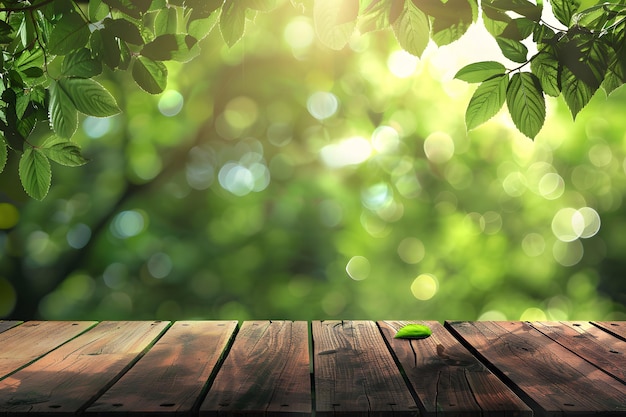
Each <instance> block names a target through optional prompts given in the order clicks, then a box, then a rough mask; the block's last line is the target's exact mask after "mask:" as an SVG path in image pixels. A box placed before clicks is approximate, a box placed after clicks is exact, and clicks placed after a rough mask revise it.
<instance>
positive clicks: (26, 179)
mask: <svg viewBox="0 0 626 417" xmlns="http://www.w3.org/2000/svg"><path fill="white" fill-rule="evenodd" d="M18 171H19V176H20V180H21V182H22V186H23V187H24V191H26V194H28V195H29V196H31V197H32V198H34V199H35V200H43V198H44V197H45V196H46V194H48V190H49V189H50V180H51V179H52V171H51V168H50V161H48V158H46V157H45V155H43V154H42V153H41V152H40V151H39V150H38V149H36V148H33V147H31V146H28V147H27V148H26V150H24V153H23V154H22V157H21V158H20V163H19V167H18Z"/></svg>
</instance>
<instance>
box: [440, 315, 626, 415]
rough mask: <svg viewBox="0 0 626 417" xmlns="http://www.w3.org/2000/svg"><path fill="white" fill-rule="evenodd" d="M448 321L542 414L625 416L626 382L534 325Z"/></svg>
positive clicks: (451, 326) (459, 334)
mask: <svg viewBox="0 0 626 417" xmlns="http://www.w3.org/2000/svg"><path fill="white" fill-rule="evenodd" d="M447 324H448V325H449V326H450V328H451V329H453V330H454V331H455V332H456V333H457V334H458V336H460V337H461V338H462V339H464V340H465V341H466V343H468V344H469V345H471V347H472V349H474V350H475V351H476V353H477V354H478V355H480V356H481V357H482V358H483V359H484V360H485V361H486V362H488V363H489V364H490V365H491V366H492V367H493V368H494V369H497V372H498V373H499V374H500V375H501V376H502V377H503V378H504V379H505V380H506V381H509V383H510V384H512V387H513V389H514V391H515V392H516V393H518V395H520V396H521V397H522V399H523V400H525V401H526V402H527V403H529V404H530V405H531V406H532V407H533V408H534V409H535V412H536V413H538V414H539V415H545V416H562V415H574V414H577V415H581V414H583V415H585V414H588V415H592V414H593V415H613V416H624V415H626V386H625V385H624V384H622V383H621V382H619V381H617V380H616V379H615V378H612V377H611V376H609V375H607V374H606V373H605V372H603V371H601V370H600V369H599V368H597V367H596V366H594V365H592V364H591V363H589V362H587V361H586V360H585V359H583V358H582V357H580V356H578V355H577V354H575V353H573V352H572V351H570V350H568V349H566V348H565V347H563V346H561V345H560V344H558V343H556V342H555V341H553V340H552V339H550V338H547V337H545V335H543V334H542V333H541V332H539V331H538V330H537V329H535V328H534V327H533V326H531V325H530V324H528V323H524V322H474V323H468V322H463V323H459V322H452V323H447ZM622 366H624V365H622Z"/></svg>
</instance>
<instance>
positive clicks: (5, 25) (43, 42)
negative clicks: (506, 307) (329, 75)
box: [0, 0, 626, 199]
mask: <svg viewBox="0 0 626 417" xmlns="http://www.w3.org/2000/svg"><path fill="white" fill-rule="evenodd" d="M282 2H283V1H281V0H135V1H130V0H91V1H89V2H87V4H85V3H84V2H82V3H81V2H76V1H72V0H55V1H50V0H40V1H37V0H32V1H5V2H0V45H1V47H2V60H1V64H2V65H1V68H0V76H1V77H2V80H1V82H0V93H1V96H0V97H1V102H0V171H2V170H3V169H4V167H5V165H6V162H7V159H8V158H9V157H19V158H20V160H19V176H20V179H21V182H22V185H23V187H24V189H25V191H26V192H27V194H28V195H30V196H31V197H32V198H35V199H42V198H44V197H45V196H46V194H47V193H48V190H49V187H50V183H51V177H52V174H51V165H50V162H49V161H53V162H56V163H59V164H62V165H66V166H80V165H83V164H84V163H86V160H85V159H84V158H83V156H82V155H81V150H80V148H79V147H78V145H76V144H75V143H74V142H72V141H71V138H72V136H73V135H74V133H75V131H76V129H77V126H78V114H79V113H82V114H85V115H88V116H94V117H107V116H112V115H114V114H116V113H118V112H119V111H120V109H119V108H118V105H117V103H116V100H115V99H114V97H113V96H112V95H111V94H110V93H109V92H108V91H107V89H106V88H105V87H104V86H102V85H101V84H100V83H98V82H97V81H95V80H94V78H95V77H97V76H98V75H100V74H101V73H102V72H103V70H104V69H107V70H112V71H129V72H130V74H131V75H132V77H133V79H134V80H135V81H136V83H137V85H138V86H139V87H140V88H141V89H143V90H145V91H146V92H148V93H151V94H159V93H161V92H163V91H164V90H165V88H166V86H167V76H168V71H167V67H166V65H165V62H167V61H178V62H187V61H189V60H191V59H193V58H194V57H196V56H197V55H198V54H200V46H199V42H200V41H201V40H202V39H203V38H204V37H206V36H207V35H208V34H209V33H210V32H211V31H212V30H215V29H214V28H216V27H217V28H218V29H217V30H219V31H220V33H221V36H222V38H223V40H224V42H225V43H226V44H227V45H228V46H233V45H234V44H236V43H237V42H238V41H239V40H240V39H241V38H242V37H243V36H244V33H245V28H246V24H247V23H248V22H249V21H250V20H252V19H254V17H255V15H256V14H257V13H259V12H271V11H272V10H274V9H275V8H276V7H277V6H278V5H279V4H280V3H282ZM291 3H292V4H293V6H294V7H295V9H294V10H298V11H305V12H306V13H312V16H313V20H314V23H315V29H316V32H317V35H318V37H319V39H320V40H321V42H322V43H323V44H324V45H326V46H327V47H329V48H330V49H333V50H341V49H343V48H344V47H345V46H346V45H347V43H348V41H349V40H350V39H351V38H352V37H353V36H354V35H355V34H359V33H361V34H363V33H367V32H372V31H378V30H391V31H392V32H393V33H394V35H395V38H396V39H397V41H398V43H399V45H400V46H401V47H402V48H403V49H405V50H406V51H408V52H409V53H411V54H413V55H415V56H421V55H422V53H423V52H424V50H425V48H426V46H427V45H428V43H429V42H430V41H433V42H434V43H435V44H436V45H438V46H442V45H446V44H449V43H452V42H454V41H456V40H458V39H459V38H460V37H461V36H463V34H464V33H465V32H466V31H467V30H468V28H469V27H470V26H471V25H472V24H477V23H479V24H482V25H484V27H485V28H486V29H487V31H488V32H489V34H491V36H493V37H494V38H495V40H496V42H497V44H498V46H499V47H500V50H501V52H502V54H503V56H504V57H506V58H507V59H508V60H510V61H512V62H514V63H517V64H519V65H516V66H515V67H514V68H506V67H505V65H504V64H503V63H500V62H497V61H496V60H495V59H494V60H491V61H483V62H476V63H472V64H470V65H467V66H465V67H464V68H461V69H460V70H459V71H458V73H457V74H456V78H458V79H460V80H463V81H466V82H468V83H476V84H478V87H477V88H476V90H475V92H474V94H473V96H472V98H471V99H470V102H469V104H468V107H467V111H466V115H465V121H466V126H467V129H468V130H469V129H473V128H475V127H477V126H479V125H481V124H483V123H484V122H486V121H487V120H489V119H490V118H492V117H493V116H494V115H495V114H496V113H497V112H498V111H499V110H500V109H501V108H502V107H503V105H504V103H505V102H506V105H507V109H508V111H509V114H510V116H511V118H512V120H513V122H514V123H515V125H516V127H517V128H518V129H519V130H520V131H521V132H522V133H523V134H525V135H526V136H528V137H530V138H534V137H535V136H536V135H537V134H538V133H539V131H540V130H541V128H542V126H543V124H544V121H545V115H546V102H545V100H546V99H545V96H546V95H548V96H553V97H558V96H560V95H562V96H563V98H564V99H565V102H566V103H567V105H568V106H569V108H570V110H571V114H572V117H573V118H575V117H576V115H577V114H578V113H579V112H580V110H581V109H582V108H583V107H584V106H585V105H586V104H587V103H588V102H589V100H590V99H591V97H592V96H593V95H594V94H595V93H596V92H597V90H599V89H603V90H604V91H605V92H606V94H610V93H612V92H613V91H614V90H615V89H617V88H618V87H620V86H621V85H622V84H623V83H624V81H625V80H626V49H625V45H626V40H625V39H626V36H625V32H626V4H625V3H626V2H625V1H624V0H620V1H618V2H613V3H598V4H596V2H595V1H591V2H590V1H589V0H584V1H582V0H549V6H550V10H551V13H552V14H551V15H552V16H554V17H555V18H556V22H558V23H556V22H555V23H551V22H548V21H547V19H546V16H547V15H548V14H549V13H548V11H547V7H546V10H544V5H543V2H542V1H541V0H538V1H536V2H530V1H528V0H483V1H481V2H479V1H478V0H448V1H442V0H291ZM529 43H532V44H534V45H536V51H537V52H535V53H532V54H531V53H529V49H528V47H527V45H528V44H529ZM42 125H43V126H45V127H46V129H47V131H46V132H44V134H43V135H42V134H41V129H42V128H41V126H42ZM34 132H37V135H35V133H34ZM34 136H37V138H40V137H42V136H44V139H43V140H40V139H37V140H36V142H37V143H34V142H35V141H34V140H33V137H34Z"/></svg>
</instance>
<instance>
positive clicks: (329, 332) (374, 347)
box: [312, 321, 418, 417]
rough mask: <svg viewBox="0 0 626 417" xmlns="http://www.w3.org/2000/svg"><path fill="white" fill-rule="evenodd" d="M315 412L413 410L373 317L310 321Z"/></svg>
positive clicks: (408, 413)
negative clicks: (353, 319)
mask: <svg viewBox="0 0 626 417" xmlns="http://www.w3.org/2000/svg"><path fill="white" fill-rule="evenodd" d="M312 327H313V366H314V377H315V404H316V415H317V416H320V417H321V416H331V415H335V414H337V415H339V414H340V415H341V416H345V417H350V416H363V417H365V416H370V417H374V416H383V415H390V414H393V415H394V416H395V417H398V416H417V415H418V408H417V405H416V403H415V400H414V399H413V397H412V396H411V393H410V391H409V389H408V387H407V385H406V383H405V382H404V379H403V377H402V375H401V374H400V371H399V370H398V367H397V366H396V364H395V362H394V360H393V357H392V356H391V353H390V352H389V349H388V348H387V346H386V345H385V341H384V339H383V337H382V335H381V333H380V331H379V329H378V327H377V326H376V323H374V322H371V321H322V322H320V321H314V322H313V323H312Z"/></svg>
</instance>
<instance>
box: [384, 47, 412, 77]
mask: <svg viewBox="0 0 626 417" xmlns="http://www.w3.org/2000/svg"><path fill="white" fill-rule="evenodd" d="M418 62H419V59H418V58H417V57H416V56H413V55H411V54H410V53H408V52H406V51H404V50H397V51H393V52H392V53H391V54H389V58H387V68H388V69H389V71H391V73H392V74H393V75H395V76H396V77H398V78H408V77H410V76H411V75H413V73H414V72H415V70H416V69H417V64H418Z"/></svg>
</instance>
